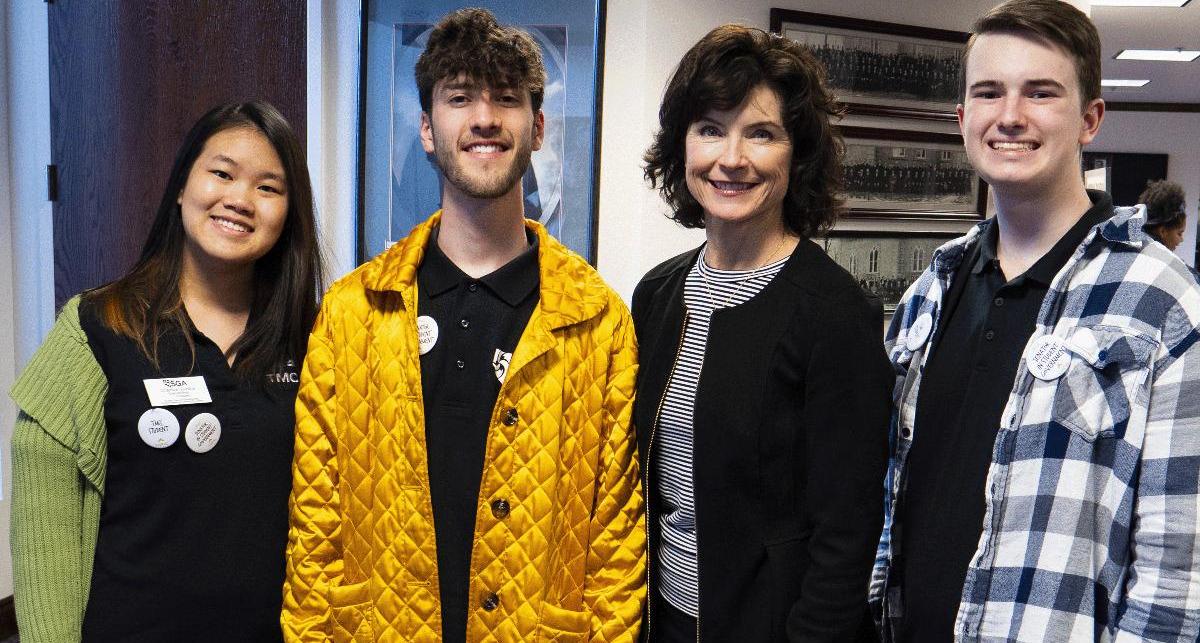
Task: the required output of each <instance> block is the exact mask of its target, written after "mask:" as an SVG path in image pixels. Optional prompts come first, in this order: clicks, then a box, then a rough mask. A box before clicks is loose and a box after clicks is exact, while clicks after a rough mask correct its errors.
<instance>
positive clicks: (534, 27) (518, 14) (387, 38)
mask: <svg viewBox="0 0 1200 643" xmlns="http://www.w3.org/2000/svg"><path fill="white" fill-rule="evenodd" d="M464 7H483V8H485V9H488V10H489V11H491V12H492V13H494V14H495V15H496V17H497V18H498V19H499V20H500V21H501V22H502V23H505V24H514V25H519V26H521V27H522V28H524V29H525V30H526V31H528V32H529V34H530V35H531V36H532V37H533V39H534V40H535V41H536V42H537V43H538V45H539V46H540V47H541V53H542V60H543V62H544V64H545V67H546V88H545V95H544V98H543V102H542V112H543V114H544V115H545V123H546V131H545V138H544V139H543V143H542V148H541V149H540V150H537V151H535V152H533V156H532V159H531V165H530V167H529V169H528V170H527V171H526V172H525V175H524V177H523V178H522V181H521V184H522V189H523V193H524V197H525V215H526V217H528V218H531V219H535V220H537V221H539V222H540V223H542V224H543V225H545V226H546V228H547V229H548V230H549V232H550V234H552V235H554V236H555V237H556V238H558V239H559V240H560V241H562V242H563V243H564V244H565V245H566V246H567V247H569V248H571V249H572V250H574V251H575V252H577V253H579V254H580V255H582V256H583V257H584V258H586V259H587V260H588V261H590V262H592V263H595V258H596V215H595V210H596V201H597V193H596V191H597V185H598V181H597V180H596V172H597V169H598V168H599V160H598V159H599V153H598V152H599V149H598V141H599V136H598V132H599V123H600V119H599V109H600V104H601V103H600V77H599V74H598V70H599V69H600V68H601V67H600V66H601V64H602V56H603V42H604V32H603V28H604V11H605V1H604V0H564V1H563V2H553V3H544V2H533V1H532V0H520V1H511V0H510V1H501V0H472V1H451V0H404V1H403V2H401V1H399V0H366V2H365V7H364V12H365V22H366V26H365V30H364V34H365V36H364V37H365V42H364V47H363V50H364V61H363V65H362V69H363V77H362V93H363V96H362V118H361V123H362V131H361V136H360V140H361V143H360V154H361V157H360V164H359V166H360V170H359V172H360V186H359V187H360V189H359V194H360V200H361V202H360V207H359V213H360V214H359V244H358V245H359V248H358V254H359V257H358V258H359V261H364V260H366V259H368V258H370V257H372V256H375V255H377V254H379V253H380V252H382V251H383V250H385V249H387V247H388V246H390V245H391V244H392V243H394V242H395V241H397V240H399V239H402V238H403V237H404V236H406V235H407V234H408V232H409V230H410V229H412V227H413V226H414V225H416V224H417V223H418V222H420V221H422V220H424V219H425V218H426V217H428V216H429V215H430V214H431V213H433V212H434V211H435V210H437V209H438V208H439V207H440V201H441V183H440V176H439V174H438V172H437V169H436V168H435V167H434V166H433V164H432V161H431V160H430V159H429V158H428V157H427V155H426V153H425V150H424V149H423V148H422V147H421V141H420V137H419V126H420V114H421V107H420V101H419V99H418V96H417V86H416V80H415V78H414V74H413V67H414V65H415V64H416V62H417V57H418V56H420V54H421V52H422V51H424V49H425V43H426V41H427V40H428V37H429V32H430V31H431V30H432V29H433V26H434V25H435V24H436V23H437V22H438V20H440V19H441V18H442V17H443V16H445V15H446V14H447V13H450V12H451V11H454V10H456V9H461V8H464Z"/></svg>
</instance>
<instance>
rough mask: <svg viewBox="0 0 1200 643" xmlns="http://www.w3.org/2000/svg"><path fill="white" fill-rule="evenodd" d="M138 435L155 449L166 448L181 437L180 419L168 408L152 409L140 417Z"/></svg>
mask: <svg viewBox="0 0 1200 643" xmlns="http://www.w3.org/2000/svg"><path fill="white" fill-rule="evenodd" d="M138 435H140V436H142V442H145V443H146V444H148V445H150V446H152V447H154V448H155V449H165V448H167V447H169V446H171V445H172V444H175V441H176V440H178V439H179V420H177V419H175V414H174V413H171V412H170V411H168V410H166V409H150V410H149V411H146V412H145V413H143V414H142V417H140V418H138Z"/></svg>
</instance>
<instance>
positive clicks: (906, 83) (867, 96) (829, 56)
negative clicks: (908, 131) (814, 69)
mask: <svg viewBox="0 0 1200 643" xmlns="http://www.w3.org/2000/svg"><path fill="white" fill-rule="evenodd" d="M770 20H771V32H772V33H775V34H779V35H781V36H784V37H787V38H791V39H793V40H796V41H798V42H801V43H804V44H806V45H808V46H809V47H810V48H812V50H813V53H814V54H816V56H817V58H819V59H820V60H821V61H822V62H824V63H825V65H826V68H827V69H828V72H829V76H828V82H829V86H830V87H831V88H832V89H833V90H834V92H835V94H836V95H837V96H838V98H839V99H840V100H841V101H842V102H843V103H844V104H845V105H846V109H847V112H848V113H850V114H860V115H865V116H889V117H894V116H898V117H903V118H917V119H928V120H936V121H954V120H955V119H956V117H955V114H954V107H955V105H957V103H958V95H959V83H960V69H961V66H962V52H963V50H965V49H966V45H967V40H968V39H969V38H970V37H971V34H969V33H967V32H965V31H952V30H948V29H935V28H932V27H921V26H917V25H905V24H898V23H892V22H881V21H878V20H865V19H862V18H850V17H847V16H835V15H830V14H823V13H811V12H808V11H796V10H792V9H777V8H772V9H771V12H770Z"/></svg>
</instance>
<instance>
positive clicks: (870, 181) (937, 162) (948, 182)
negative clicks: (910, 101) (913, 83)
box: [840, 127, 987, 220]
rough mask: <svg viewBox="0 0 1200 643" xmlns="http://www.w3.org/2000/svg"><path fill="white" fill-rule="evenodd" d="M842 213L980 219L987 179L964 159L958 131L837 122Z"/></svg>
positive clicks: (881, 216) (850, 214) (882, 217)
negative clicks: (841, 146)
mask: <svg viewBox="0 0 1200 643" xmlns="http://www.w3.org/2000/svg"><path fill="white" fill-rule="evenodd" d="M840 129H841V132H842V137H843V139H844V141H845V143H846V155H845V159H844V166H843V172H844V178H845V190H846V192H845V198H846V205H847V208H848V209H847V216H849V217H861V218H875V219H898V220H905V219H942V220H982V219H983V218H984V216H985V214H986V211H987V184H986V183H984V182H983V180H982V179H980V178H979V175H978V174H976V173H975V170H974V169H972V167H971V164H970V162H968V161H967V153H966V150H965V149H964V148H963V141H962V136H961V135H959V134H947V133H943V132H921V131H912V130H893V129H882V128H871V127H842V128H840Z"/></svg>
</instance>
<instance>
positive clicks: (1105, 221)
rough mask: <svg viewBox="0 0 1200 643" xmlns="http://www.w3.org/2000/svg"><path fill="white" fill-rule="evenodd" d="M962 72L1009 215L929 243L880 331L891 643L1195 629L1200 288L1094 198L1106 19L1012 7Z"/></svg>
mask: <svg viewBox="0 0 1200 643" xmlns="http://www.w3.org/2000/svg"><path fill="white" fill-rule="evenodd" d="M964 69H965V83H964V85H965V88H964V89H965V94H964V98H963V101H962V104H961V105H959V107H958V121H959V125H960V127H961V129H962V133H963V137H964V140H965V144H966V150H967V155H968V157H969V158H970V160H971V164H972V165H973V166H974V167H975V169H976V170H977V171H978V172H979V174H980V176H982V177H983V178H984V180H985V181H987V182H988V184H989V185H991V187H992V191H993V192H992V193H993V196H994V197H995V203H996V216H995V218H993V219H991V220H989V221H987V222H984V223H981V224H980V225H978V226H976V227H975V228H974V229H973V230H971V231H970V232H969V233H968V234H967V235H966V236H964V237H962V238H960V239H957V240H955V241H953V242H950V243H948V244H946V245H945V246H943V247H942V248H941V249H939V250H938V251H937V252H936V253H935V254H934V256H933V260H932V265H931V266H930V268H929V269H928V270H927V271H926V272H925V273H924V274H923V275H922V276H921V278H920V279H918V280H917V282H916V283H915V284H914V285H913V286H912V287H911V288H910V289H909V291H908V293H907V294H906V295H905V297H904V300H903V301H902V302H901V304H900V306H899V308H898V309H897V310H896V313H895V316H894V318H893V320H892V324H891V328H890V329H889V330H888V333H887V346H888V351H889V353H890V355H891V359H892V363H893V364H894V366H895V369H896V374H897V387H896V394H895V401H896V409H895V415H894V422H893V423H892V432H893V433H892V444H893V448H894V451H893V454H892V461H891V467H890V470H889V479H888V484H887V493H888V503H887V507H888V515H887V522H886V525H885V528H884V534H883V538H882V540H881V543H880V551H879V558H878V560H877V563H876V569H875V574H874V577H873V579H872V588H871V590H872V592H871V597H872V603H873V607H874V608H875V610H876V613H877V615H878V617H879V618H880V619H881V621H882V625H883V633H884V636H885V639H886V640H896V641H919V642H920V643H930V642H934V643H936V642H938V641H951V640H957V641H988V642H992V641H1038V642H1042V641H1092V640H1095V641H1143V640H1154V641H1189V642H1190V641H1194V640H1196V636H1197V629H1198V627H1200V565H1198V562H1200V560H1198V558H1200V535H1198V534H1200V524H1198V517H1197V511H1198V509H1200V493H1198V482H1197V480H1198V478H1200V394H1198V393H1200V391H1197V390H1196V389H1195V388H1194V387H1197V386H1198V384H1200V345H1198V344H1197V339H1198V338H1200V334H1198V333H1197V324H1198V323H1200V289H1198V288H1197V285H1196V280H1195V279H1194V278H1193V277H1192V275H1191V274H1190V273H1189V272H1188V268H1187V266H1186V265H1184V263H1183V262H1182V261H1180V260H1179V259H1178V258H1177V257H1176V256H1175V255H1173V254H1171V252H1169V251H1168V250H1167V249H1166V248H1164V247H1163V246H1162V245H1160V244H1158V243H1157V242H1155V241H1153V240H1152V239H1151V238H1150V237H1149V236H1147V235H1146V234H1145V233H1144V232H1143V231H1142V223H1143V212H1144V208H1141V207H1138V208H1113V206H1112V202H1111V200H1110V199H1109V198H1108V197H1107V196H1106V195H1104V194H1103V193H1100V192H1089V191H1086V190H1085V189H1084V184H1083V179H1082V177H1081V174H1080V163H1079V155H1080V148H1081V146H1083V145H1086V144H1087V143H1089V142H1090V141H1091V140H1092V139H1093V138H1094V137H1095V136H1096V134H1097V132H1098V131H1099V129H1100V124H1101V121H1102V120H1103V117H1104V101H1102V100H1101V99H1100V80H1099V78H1100V41H1099V36H1098V35H1097V33H1096V29H1095V26H1094V25H1093V24H1092V23H1091V21H1090V20H1089V19H1088V18H1087V17H1086V16H1085V15H1084V14H1082V13H1081V12H1079V11H1078V10H1077V9H1075V8H1074V7H1072V6H1071V5H1068V4H1066V3H1064V2H1060V1H1059V0H1011V1H1010V2H1006V3H1005V4H1003V5H1000V6H999V7H996V8H995V9H993V10H992V11H991V12H989V13H988V14H987V15H985V16H984V17H983V18H981V19H980V20H979V21H978V22H977V23H976V26H975V35H974V36H973V37H972V39H971V41H970V43H969V44H968V46H967V53H966V57H965V60H964ZM1189 388H1192V390H1191V392H1190V393H1189V392H1188V389H1189Z"/></svg>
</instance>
